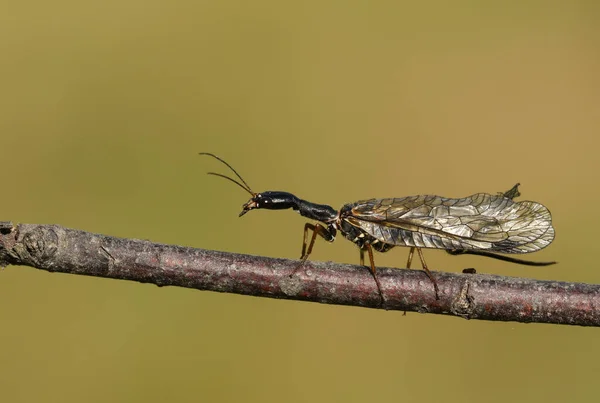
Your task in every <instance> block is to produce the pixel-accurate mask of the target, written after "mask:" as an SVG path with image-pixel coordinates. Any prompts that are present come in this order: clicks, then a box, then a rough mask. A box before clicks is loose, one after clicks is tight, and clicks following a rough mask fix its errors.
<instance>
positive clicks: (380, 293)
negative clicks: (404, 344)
mask: <svg viewBox="0 0 600 403" xmlns="http://www.w3.org/2000/svg"><path fill="white" fill-rule="evenodd" d="M364 247H365V248H366V249H367V252H368V253H369V261H370V262H371V274H372V275H373V278H374V279H375V284H377V291H379V297H380V298H381V305H383V306H384V307H385V298H384V297H383V291H381V284H380V283H379V278H377V270H376V269H375V259H373V248H372V247H371V244H370V243H368V242H366V243H365V245H364ZM360 252H361V253H360V256H361V258H363V257H364V251H363V248H361V249H360ZM361 260H362V261H363V262H361V264H362V263H364V259H361Z"/></svg>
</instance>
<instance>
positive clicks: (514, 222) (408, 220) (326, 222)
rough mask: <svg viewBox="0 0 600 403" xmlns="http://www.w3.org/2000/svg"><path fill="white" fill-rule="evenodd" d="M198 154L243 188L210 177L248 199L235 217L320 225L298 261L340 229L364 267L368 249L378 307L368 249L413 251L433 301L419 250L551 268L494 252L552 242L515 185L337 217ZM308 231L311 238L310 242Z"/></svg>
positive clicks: (365, 204)
mask: <svg viewBox="0 0 600 403" xmlns="http://www.w3.org/2000/svg"><path fill="white" fill-rule="evenodd" d="M201 155H208V156H211V157H213V158H215V159H217V160H219V161H220V162H222V163H223V164H225V165H226V166H227V167H229V169H231V170H232V171H233V173H235V175H236V176H237V177H238V178H239V179H240V181H241V182H238V181H236V180H235V179H232V178H230V177H228V176H226V175H222V174H218V173H214V172H209V174H211V175H216V176H220V177H223V178H225V179H228V180H230V181H232V182H234V183H235V184H237V185H238V186H240V187H241V188H243V189H244V190H246V191H247V192H248V193H250V194H251V195H252V198H251V199H250V200H249V201H248V202H247V203H246V204H244V205H243V208H242V212H241V213H240V217H241V216H242V215H244V214H246V213H247V212H248V211H250V210H254V209H267V210H282V209H290V208H291V209H293V210H296V211H298V212H299V213H300V214H301V215H302V216H304V217H306V218H309V219H311V220H315V221H318V223H316V224H311V223H307V224H305V226H304V240H303V243H302V256H301V260H302V261H305V260H306V259H307V258H308V256H309V255H310V253H311V252H312V248H313V246H314V243H315V240H316V238H317V235H318V236H320V237H322V238H323V239H325V240H326V241H329V242H333V241H334V240H335V237H336V234H337V231H340V233H341V234H342V235H343V236H344V237H345V238H346V239H348V240H350V241H352V242H354V243H355V244H356V245H357V246H358V247H359V250H360V262H361V265H362V264H364V253H365V251H366V252H367V253H368V255H369V261H370V269H371V273H372V275H373V278H374V279H375V282H376V283H377V288H378V290H379V294H380V296H381V298H382V302H384V298H383V293H382V291H381V284H380V283H379V279H378V277H377V272H376V268H375V263H374V259H373V250H375V251H377V252H387V251H389V250H390V249H392V248H394V247H395V246H407V247H410V251H409V254H408V261H407V264H406V267H407V268H410V266H411V263H412V258H413V254H414V252H415V250H416V251H417V253H418V255H419V258H420V260H421V265H422V267H423V270H424V271H425V273H426V274H427V276H428V277H429V278H430V280H431V282H432V284H433V287H434V290H435V295H436V298H439V296H438V294H439V290H438V285H437V282H436V281H435V278H434V277H433V275H432V274H431V272H430V271H429V269H428V267H427V264H426V263H425V259H424V257H423V252H422V250H421V248H435V249H444V250H446V251H447V252H449V253H451V254H475V255H482V256H487V257H492V258H496V259H501V260H506V261H509V262H513V263H520V264H526V265H536V266H545V265H549V264H553V263H555V262H530V261H525V260H520V259H515V258H512V257H508V256H502V255H497V254H496V253H509V254H520V253H529V252H534V251H537V250H540V249H542V248H544V247H546V246H548V245H549V244H550V243H551V242H552V240H553V239H554V228H553V227H552V217H551V215H550V212H549V211H548V209H547V208H546V207H544V206H543V205H541V204H539V203H535V202H531V201H522V202H515V201H514V200H513V199H514V198H515V197H517V196H519V195H520V193H519V191H518V186H519V184H517V185H515V186H514V187H513V188H511V189H510V190H509V191H507V192H504V193H499V194H497V195H490V194H487V193H477V194H474V195H472V196H468V197H464V198H461V199H451V198H445V197H440V196H432V195H422V196H412V197H403V198H389V199H370V200H362V201H358V202H356V203H348V204H345V205H344V206H342V208H341V209H340V210H339V211H338V210H336V209H334V208H333V207H330V206H327V205H323V204H315V203H311V202H308V201H306V200H302V199H300V198H298V197H296V196H295V195H293V194H291V193H287V192H279V191H267V192H262V193H255V192H253V191H252V189H251V188H250V186H248V184H247V183H246V181H244V179H243V178H242V177H241V176H240V175H239V174H238V173H237V172H236V171H235V170H234V169H233V168H232V167H231V166H230V165H229V164H228V163H227V162H225V161H224V160H222V159H221V158H219V157H217V156H216V155H214V154H209V153H201ZM309 232H312V235H311V236H310V241H308V237H309Z"/></svg>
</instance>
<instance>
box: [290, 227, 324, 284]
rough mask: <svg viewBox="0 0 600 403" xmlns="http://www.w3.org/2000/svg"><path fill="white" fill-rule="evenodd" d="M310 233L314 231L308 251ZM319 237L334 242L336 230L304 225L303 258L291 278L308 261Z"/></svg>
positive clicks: (301, 257)
mask: <svg viewBox="0 0 600 403" xmlns="http://www.w3.org/2000/svg"><path fill="white" fill-rule="evenodd" d="M308 231H312V236H311V237H310V242H309V243H308V249H307V248H306V238H307V237H308ZM317 235H320V236H321V237H322V238H323V239H325V240H326V241H328V242H333V240H334V239H335V229H333V230H331V229H329V228H327V227H324V226H322V225H321V224H310V223H306V224H304V238H303V240H302V256H300V260H301V261H302V262H300V264H299V265H298V267H296V268H295V269H294V271H293V272H292V274H290V277H293V276H294V274H296V272H297V271H298V269H300V268H301V267H302V265H303V264H304V262H306V259H308V255H310V253H311V252H312V249H313V246H314V245H315V241H316V240H317Z"/></svg>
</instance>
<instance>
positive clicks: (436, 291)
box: [411, 248, 440, 299]
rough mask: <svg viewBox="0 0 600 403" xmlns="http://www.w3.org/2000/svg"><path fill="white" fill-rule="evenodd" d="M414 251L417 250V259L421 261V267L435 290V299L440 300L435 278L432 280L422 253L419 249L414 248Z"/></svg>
mask: <svg viewBox="0 0 600 403" xmlns="http://www.w3.org/2000/svg"><path fill="white" fill-rule="evenodd" d="M411 249H413V248H411ZM416 249H417V253H418V254H419V258H420V259H421V266H423V270H425V273H426V274H427V277H429V279H430V280H431V282H432V283H433V289H434V290H435V299H440V296H439V289H438V285H437V281H435V278H433V275H432V274H431V272H430V271H429V269H428V268H427V263H425V258H424V257H423V252H422V251H421V248H416Z"/></svg>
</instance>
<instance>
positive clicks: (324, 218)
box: [294, 199, 337, 222]
mask: <svg viewBox="0 0 600 403" xmlns="http://www.w3.org/2000/svg"><path fill="white" fill-rule="evenodd" d="M297 200H298V201H297V203H296V204H297V206H298V208H297V209H296V208H294V210H298V212H299V213H300V215H301V216H303V217H306V218H310V219H311V220H317V221H321V222H328V221H331V220H333V219H334V218H335V217H337V210H336V209H334V208H333V207H331V206H328V205H326V204H316V203H311V202H309V201H306V200H302V199H297Z"/></svg>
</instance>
